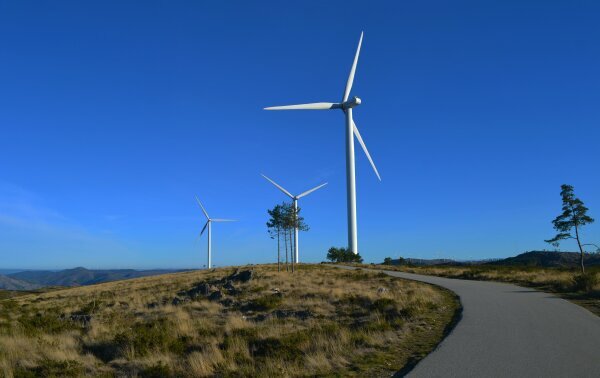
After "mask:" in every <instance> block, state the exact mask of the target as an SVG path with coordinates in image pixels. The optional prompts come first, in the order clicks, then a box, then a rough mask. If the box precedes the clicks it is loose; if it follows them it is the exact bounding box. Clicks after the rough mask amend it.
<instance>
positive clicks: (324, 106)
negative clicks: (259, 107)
mask: <svg viewBox="0 0 600 378" xmlns="http://www.w3.org/2000/svg"><path fill="white" fill-rule="evenodd" d="M362 40H363V33H362V32H361V33H360V40H359V41H358V48H357V49H356V54H355V55H354V62H353V63H352V68H351V69H350V75H349V76H348V81H347V82H346V89H345V90H344V95H343V97H342V101H341V102H316V103H311V104H300V105H286V106H272V107H268V108H265V110H329V109H340V110H342V111H343V112H344V114H345V115H346V193H347V206H348V248H349V249H350V250H351V251H352V252H354V253H356V254H358V235H357V229H356V180H355V169H354V136H356V139H357V140H358V143H360V145H361V147H362V149H363V150H364V151H365V154H366V155H367V159H369V162H370V163H371V166H372V167H373V170H374V171H375V174H376V175H377V178H378V179H379V181H381V176H379V172H378V171H377V167H375V163H373V159H372V158H371V155H370V154H369V150H367V146H366V145H365V142H364V141H363V139H362V137H361V136H360V133H359V132H358V128H357V127H356V124H355V123H354V120H353V119H352V108H354V107H356V106H358V105H360V103H361V100H360V98H358V97H356V96H354V97H352V98H351V99H349V97H350V91H351V90H352V83H353V82H354V73H355V72H356V64H357V63H358V55H359V54H360V46H361V45H362Z"/></svg>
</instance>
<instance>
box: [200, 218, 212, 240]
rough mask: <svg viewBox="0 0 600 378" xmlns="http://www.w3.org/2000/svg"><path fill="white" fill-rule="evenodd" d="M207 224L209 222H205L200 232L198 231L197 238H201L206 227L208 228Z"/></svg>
mask: <svg viewBox="0 0 600 378" xmlns="http://www.w3.org/2000/svg"><path fill="white" fill-rule="evenodd" d="M208 222H210V221H206V223H205V224H204V227H202V231H200V235H198V237H200V236H202V234H203V233H204V230H206V227H207V226H208Z"/></svg>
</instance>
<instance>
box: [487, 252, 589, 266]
mask: <svg viewBox="0 0 600 378" xmlns="http://www.w3.org/2000/svg"><path fill="white" fill-rule="evenodd" d="M579 259H580V254H579V252H547V251H531V252H525V253H521V254H520V255H517V256H514V257H509V258H506V259H502V260H498V261H492V262H488V263H486V265H506V266H540V267H557V268H576V267H578V266H579ZM583 262H584V264H585V265H586V266H593V265H600V255H598V254H586V255H584V258H583Z"/></svg>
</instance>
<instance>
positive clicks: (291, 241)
mask: <svg viewBox="0 0 600 378" xmlns="http://www.w3.org/2000/svg"><path fill="white" fill-rule="evenodd" d="M292 239H293V238H292V230H291V229H290V249H291V252H292V253H290V255H291V256H292V273H294V267H295V265H294V264H295V262H296V251H294V241H293V240H292Z"/></svg>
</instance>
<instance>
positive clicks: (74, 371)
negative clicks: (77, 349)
mask: <svg viewBox="0 0 600 378" xmlns="http://www.w3.org/2000/svg"><path fill="white" fill-rule="evenodd" d="M83 373H84V369H83V365H82V364H81V363H80V362H78V361H70V360H63V361H55V360H50V359H44V360H42V361H41V363H40V365H38V366H36V367H35V368H32V369H24V368H19V369H17V370H16V371H15V373H14V376H15V378H29V377H48V378H59V377H61V378H62V377H80V376H82V375H83Z"/></svg>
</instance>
